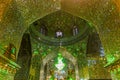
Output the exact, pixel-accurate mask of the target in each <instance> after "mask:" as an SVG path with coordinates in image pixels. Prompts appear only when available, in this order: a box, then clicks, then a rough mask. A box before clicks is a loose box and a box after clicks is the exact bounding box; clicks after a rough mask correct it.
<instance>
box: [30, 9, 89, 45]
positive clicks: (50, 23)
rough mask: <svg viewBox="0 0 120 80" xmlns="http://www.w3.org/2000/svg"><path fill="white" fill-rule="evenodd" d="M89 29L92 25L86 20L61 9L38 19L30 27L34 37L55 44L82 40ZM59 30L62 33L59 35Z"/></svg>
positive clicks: (66, 43)
mask: <svg viewBox="0 0 120 80" xmlns="http://www.w3.org/2000/svg"><path fill="white" fill-rule="evenodd" d="M89 30H90V26H89V24H88V23H87V22H86V21H85V20H83V19H81V18H79V17H76V16H73V15H71V14H69V13H66V12H64V11H61V10H60V11H56V12H54V13H52V14H49V15H47V16H45V17H43V18H41V19H38V20H37V21H35V22H34V23H32V24H31V25H30V28H29V31H30V34H31V36H32V38H33V39H36V40H37V41H41V42H43V43H47V44H49V45H55V46H60V45H69V44H73V43H75V42H77V41H80V40H82V39H83V38H85V37H86V36H87V35H88V33H89ZM57 32H58V34H57ZM59 32H60V33H62V34H60V35H59ZM57 35H59V36H58V37H57Z"/></svg>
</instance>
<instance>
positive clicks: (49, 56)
mask: <svg viewBox="0 0 120 80" xmlns="http://www.w3.org/2000/svg"><path fill="white" fill-rule="evenodd" d="M59 52H61V54H62V56H63V57H65V58H66V59H68V60H69V61H71V62H72V64H73V65H74V66H75V74H76V80H79V72H78V63H77V59H76V58H75V57H73V56H72V55H71V54H70V53H69V52H67V50H66V49H65V48H63V47H61V48H60V50H59ZM56 56H57V54H55V53H54V52H51V53H49V54H48V55H47V56H46V57H45V58H44V59H43V60H42V64H41V69H40V79H39V80H44V66H45V64H46V63H47V62H48V61H49V60H51V59H53V58H55V57H56Z"/></svg>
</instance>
